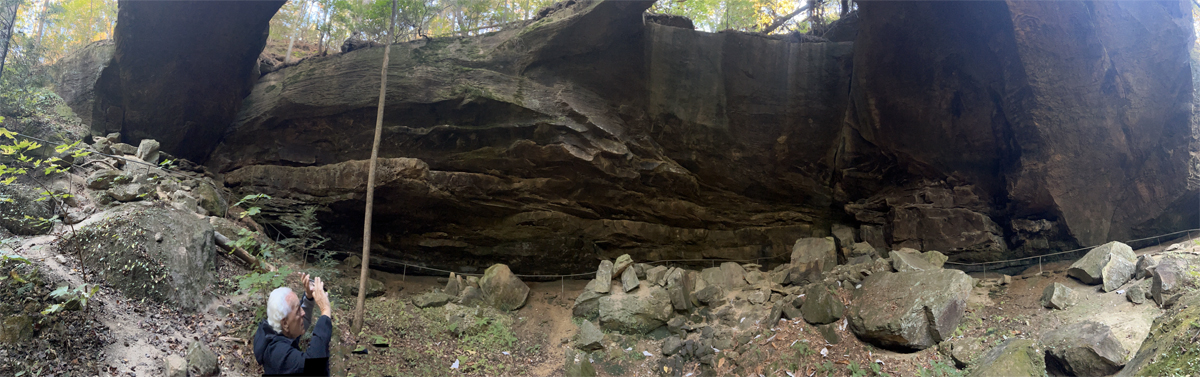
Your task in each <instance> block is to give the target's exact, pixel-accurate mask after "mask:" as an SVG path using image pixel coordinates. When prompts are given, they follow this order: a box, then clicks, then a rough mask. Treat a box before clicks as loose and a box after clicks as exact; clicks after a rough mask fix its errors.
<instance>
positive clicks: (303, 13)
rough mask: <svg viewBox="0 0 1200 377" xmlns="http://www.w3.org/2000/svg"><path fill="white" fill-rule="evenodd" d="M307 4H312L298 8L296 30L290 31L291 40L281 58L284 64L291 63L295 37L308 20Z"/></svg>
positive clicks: (305, 4)
mask: <svg viewBox="0 0 1200 377" xmlns="http://www.w3.org/2000/svg"><path fill="white" fill-rule="evenodd" d="M308 4H312V3H311V2H308V3H304V7H303V8H300V20H299V21H298V22H297V23H298V25H296V30H294V31H292V39H291V40H290V41H288V49H287V54H286V55H284V56H283V63H284V64H287V63H290V62H291V61H292V46H293V45H295V44H296V36H297V35H299V34H300V30H302V29H304V20H307V19H308V18H307V16H308Z"/></svg>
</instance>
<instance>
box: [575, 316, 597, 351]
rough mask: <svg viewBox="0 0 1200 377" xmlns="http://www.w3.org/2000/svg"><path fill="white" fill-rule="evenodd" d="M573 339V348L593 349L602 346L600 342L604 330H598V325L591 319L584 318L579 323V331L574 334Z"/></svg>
mask: <svg viewBox="0 0 1200 377" xmlns="http://www.w3.org/2000/svg"><path fill="white" fill-rule="evenodd" d="M573 341H574V342H575V348H578V349H581V350H584V351H595V350H598V349H601V348H604V345H603V344H601V342H602V341H604V332H603V331H600V327H599V326H596V324H595V323H592V321H587V320H585V321H583V322H580V323H579V333H576V334H575V337H574V339H573Z"/></svg>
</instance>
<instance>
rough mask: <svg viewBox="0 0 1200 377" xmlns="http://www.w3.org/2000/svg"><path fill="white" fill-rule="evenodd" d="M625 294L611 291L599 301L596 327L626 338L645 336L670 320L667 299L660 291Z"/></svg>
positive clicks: (651, 288)
mask: <svg viewBox="0 0 1200 377" xmlns="http://www.w3.org/2000/svg"><path fill="white" fill-rule="evenodd" d="M647 288H648V289H638V290H634V291H632V292H629V293H625V292H621V291H619V290H618V291H614V292H613V293H612V294H610V295H608V296H604V297H601V298H600V305H599V306H600V326H601V327H603V328H605V329H608V330H614V331H620V332H624V333H630V334H645V333H648V332H650V331H651V330H654V329H655V328H658V327H659V326H662V325H664V324H666V323H667V320H668V319H670V318H671V298H670V297H668V295H667V290H665V289H663V288H662V287H647Z"/></svg>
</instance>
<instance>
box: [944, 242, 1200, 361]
mask: <svg viewBox="0 0 1200 377" xmlns="http://www.w3.org/2000/svg"><path fill="white" fill-rule="evenodd" d="M1182 248H1183V246H1182V245H1173V246H1171V247H1170V248H1168V249H1167V251H1165V252H1163V253H1154V254H1145V255H1141V256H1138V255H1136V254H1135V253H1134V252H1133V249H1132V248H1131V247H1130V246H1128V245H1126V244H1123V243H1120V242H1110V243H1107V244H1104V245H1101V246H1098V247H1096V248H1093V249H1092V250H1091V251H1089V252H1088V253H1087V254H1086V255H1084V257H1083V258H1080V259H1079V260H1077V261H1075V262H1074V263H1073V264H1071V266H1070V268H1069V269H1068V270H1067V275H1068V276H1071V277H1073V278H1075V279H1076V280H1078V281H1080V282H1082V283H1084V284H1087V285H1092V286H1098V288H1099V290H1101V291H1103V292H1112V293H1116V294H1122V295H1124V296H1125V298H1126V299H1128V300H1129V301H1130V302H1132V303H1134V304H1143V303H1145V302H1146V301H1147V300H1151V299H1152V300H1154V302H1155V303H1157V304H1159V305H1160V306H1162V307H1163V308H1171V307H1172V306H1174V305H1176V304H1177V302H1179V301H1180V300H1181V297H1190V298H1183V299H1182V300H1183V301H1188V300H1192V301H1197V300H1196V297H1200V296H1197V295H1195V294H1193V295H1192V296H1185V295H1186V294H1187V293H1188V292H1189V289H1186V288H1187V287H1190V286H1193V285H1194V282H1195V280H1197V279H1194V278H1190V276H1191V275H1189V271H1190V270H1189V268H1191V266H1192V265H1194V264H1195V262H1198V259H1200V257H1198V256H1196V255H1194V254H1192V253H1190V252H1184V251H1180V249H1182ZM1079 301H1080V293H1078V292H1076V291H1075V290H1073V289H1071V288H1070V287H1068V286H1067V285H1065V284H1062V283H1058V282H1054V283H1051V284H1050V285H1047V286H1046V288H1045V290H1043V292H1042V297H1041V300H1040V304H1041V305H1042V306H1043V307H1046V308H1049V309H1052V310H1065V309H1068V308H1070V307H1072V306H1075V305H1076V304H1077V303H1078V302H1079ZM1184 306H1185V308H1184V310H1183V311H1181V312H1169V313H1168V315H1167V316H1166V318H1168V319H1167V320H1163V319H1159V320H1157V321H1155V325H1154V326H1155V329H1154V330H1152V331H1150V337H1149V339H1148V340H1146V341H1144V342H1142V343H1141V344H1142V346H1141V350H1140V351H1138V353H1137V355H1136V356H1133V357H1132V359H1131V358H1130V357H1131V355H1130V351H1129V350H1127V349H1126V348H1125V347H1124V346H1123V345H1122V344H1121V341H1120V339H1119V338H1118V337H1117V335H1116V334H1114V332H1113V329H1112V328H1110V327H1109V326H1108V325H1106V324H1103V323H1099V322H1096V321H1092V320H1080V321H1077V322H1073V323H1068V324H1066V325H1065V326H1061V327H1059V328H1057V329H1054V330H1053V331H1050V332H1048V333H1045V334H1042V336H1041V337H1040V339H1036V340H1035V339H1009V340H1007V341H1005V342H1003V343H1001V344H999V345H997V346H996V347H993V348H991V349H990V350H986V352H985V351H984V350H983V349H981V348H982V346H981V345H980V344H978V341H977V340H975V339H956V340H954V341H951V342H948V343H947V346H946V347H945V348H946V350H948V351H949V353H950V354H951V356H952V357H953V358H954V360H955V361H956V362H957V363H959V365H960V366H962V365H965V364H968V363H969V364H970V365H971V366H972V369H971V370H972V371H973V375H976V376H1017V375H1021V376H1028V375H1043V374H1044V373H1050V374H1051V375H1078V376H1103V375H1112V374H1114V373H1118V372H1120V374H1121V375H1135V374H1138V375H1140V374H1143V373H1145V370H1143V369H1144V368H1147V366H1148V365H1150V366H1151V367H1152V366H1153V363H1154V362H1157V360H1160V359H1167V360H1170V358H1161V357H1159V356H1161V355H1163V354H1164V353H1165V352H1168V350H1167V348H1164V347H1171V346H1178V344H1179V343H1190V342H1191V341H1192V340H1191V339H1190V338H1187V337H1180V336H1178V333H1179V332H1180V331H1179V329H1180V328H1181V327H1186V326H1188V325H1187V324H1181V323H1178V322H1179V317H1184V318H1189V317H1187V316H1188V315H1193V316H1194V313H1192V314H1189V313H1188V312H1187V308H1186V306H1187V305H1184ZM1184 322H1186V320H1185V321H1184ZM1185 348H1186V347H1185ZM975 355H979V356H978V357H977V358H976V357H975ZM1127 362H1128V363H1127ZM1149 375H1158V373H1150V374H1149Z"/></svg>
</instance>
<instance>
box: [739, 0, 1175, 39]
mask: <svg viewBox="0 0 1200 377" xmlns="http://www.w3.org/2000/svg"><path fill="white" fill-rule="evenodd" d="M1192 1H1197V0H1192ZM808 7H809V6H808V5H805V6H802V7H800V8H799V9H796V11H794V12H792V13H788V14H786V15H784V16H783V17H779V18H776V19H775V21H773V22H771V25H769V26H767V28H766V29H763V31H762V33H763V34H771V32H772V31H775V29H778V28H779V27H780V26H783V24H786V23H787V22H788V20H791V19H792V18H793V17H796V15H798V14H800V13H802V12H804V11H805V10H808Z"/></svg>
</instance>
